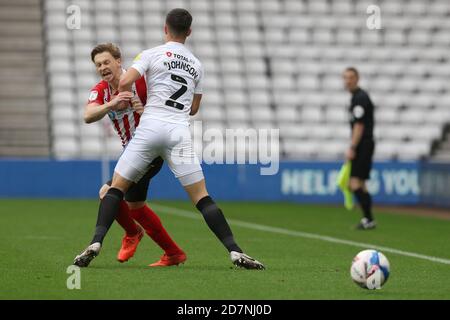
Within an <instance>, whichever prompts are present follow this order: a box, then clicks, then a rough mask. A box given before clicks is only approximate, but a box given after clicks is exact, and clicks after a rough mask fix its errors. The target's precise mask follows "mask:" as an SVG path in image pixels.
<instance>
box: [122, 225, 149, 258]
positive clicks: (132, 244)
mask: <svg viewBox="0 0 450 320" xmlns="http://www.w3.org/2000/svg"><path fill="white" fill-rule="evenodd" d="M143 236H144V231H143V230H142V228H139V232H138V233H137V234H136V235H135V236H132V237H129V236H127V235H124V237H123V238H122V247H121V248H120V250H119V253H118V254H117V260H118V261H119V262H126V261H128V260H129V259H130V258H131V257H133V256H134V253H135V252H136V249H137V246H138V244H139V242H140V241H141V239H142V237H143Z"/></svg>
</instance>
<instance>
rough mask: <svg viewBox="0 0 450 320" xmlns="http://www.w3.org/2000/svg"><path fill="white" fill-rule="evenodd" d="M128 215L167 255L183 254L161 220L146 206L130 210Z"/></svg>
mask: <svg viewBox="0 0 450 320" xmlns="http://www.w3.org/2000/svg"><path fill="white" fill-rule="evenodd" d="M130 215H131V216H132V217H133V219H134V220H136V221H137V222H139V224H140V225H141V226H142V227H143V228H144V229H145V232H147V234H148V235H149V236H150V238H152V239H153V241H155V242H156V243H157V244H158V245H159V246H160V247H161V248H162V249H163V250H164V251H165V253H166V254H167V255H174V254H179V253H181V252H183V250H181V249H180V247H178V245H177V244H176V243H175V241H173V240H172V238H171V237H170V236H169V234H168V233H167V231H166V229H164V227H163V225H162V223H161V220H160V219H159V217H158V216H157V215H156V213H155V212H153V210H152V209H150V208H149V207H148V206H147V205H144V206H143V207H142V208H139V209H135V210H130Z"/></svg>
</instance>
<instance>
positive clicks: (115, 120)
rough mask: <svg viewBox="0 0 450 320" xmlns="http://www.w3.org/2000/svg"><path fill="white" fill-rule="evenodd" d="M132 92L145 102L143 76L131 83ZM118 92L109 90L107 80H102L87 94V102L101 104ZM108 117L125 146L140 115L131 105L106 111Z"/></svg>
mask: <svg viewBox="0 0 450 320" xmlns="http://www.w3.org/2000/svg"><path fill="white" fill-rule="evenodd" d="M133 93H134V94H135V95H136V94H137V96H138V97H139V99H140V100H141V102H142V104H143V105H144V106H145V104H146V103H147V84H146V82H145V78H144V77H141V78H140V79H138V80H137V81H136V82H135V83H134V84H133ZM116 94H118V92H111V87H110V86H109V84H108V82H106V81H104V80H102V81H100V82H99V83H97V84H96V85H95V86H94V87H93V88H92V89H91V93H90V95H89V101H88V103H98V104H99V105H103V104H105V103H108V102H109V101H111V96H113V95H116ZM108 116H109V119H110V120H111V122H112V125H113V127H114V130H115V131H116V133H117V134H118V135H119V137H120V139H121V140H122V145H123V146H124V147H125V146H126V145H127V144H128V142H130V140H131V138H132V137H133V135H134V131H135V130H136V128H137V126H138V125H139V119H140V115H139V114H138V113H137V112H136V111H134V109H133V108H132V106H131V105H130V107H128V108H127V109H125V110H121V111H110V112H108Z"/></svg>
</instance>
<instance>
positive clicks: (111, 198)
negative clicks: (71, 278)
mask: <svg viewBox="0 0 450 320" xmlns="http://www.w3.org/2000/svg"><path fill="white" fill-rule="evenodd" d="M119 161H120V160H119ZM131 184H132V181H130V180H127V179H125V178H123V177H122V176H120V175H119V174H118V173H117V172H115V173H114V176H113V181H112V185H111V188H109V189H108V191H107V192H106V194H105V196H104V197H103V199H102V200H101V201H100V206H99V210H98V215H97V223H96V225H95V233H94V237H93V238H92V241H91V244H90V245H89V246H88V247H87V248H86V249H85V250H84V251H83V252H82V253H81V254H79V255H78V256H76V257H75V260H74V265H76V266H79V267H87V266H88V265H89V264H90V262H91V261H92V260H93V259H94V258H95V257H96V256H98V254H99V253H100V249H101V247H102V244H103V239H104V238H105V236H106V234H107V233H108V231H109V228H110V227H111V225H112V223H113V222H114V220H115V219H116V217H117V215H118V214H119V210H120V203H121V202H122V200H123V195H124V192H126V191H127V190H128V188H129V187H130V186H131Z"/></svg>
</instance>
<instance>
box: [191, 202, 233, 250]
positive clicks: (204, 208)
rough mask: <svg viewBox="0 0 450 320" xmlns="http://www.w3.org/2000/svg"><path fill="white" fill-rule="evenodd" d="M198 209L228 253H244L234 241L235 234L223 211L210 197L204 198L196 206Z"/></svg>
mask: <svg viewBox="0 0 450 320" xmlns="http://www.w3.org/2000/svg"><path fill="white" fill-rule="evenodd" d="M196 207H197V209H198V210H199V211H200V212H201V213H202V215H203V218H204V219H205V221H206V223H207V224H208V227H209V228H210V229H211V231H212V232H214V234H215V235H216V237H217V238H219V240H220V241H221V242H222V244H223V245H224V246H225V248H227V250H228V252H231V251H237V252H242V250H241V248H239V246H238V245H237V244H236V242H235V241H234V237H233V233H232V232H231V229H230V226H229V225H228V222H227V220H225V217H224V215H223V213H222V210H220V209H219V207H218V206H217V205H216V203H215V202H214V200H213V199H211V197H210V196H206V197H204V198H202V199H201V200H200V201H199V202H198V203H197V205H196Z"/></svg>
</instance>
